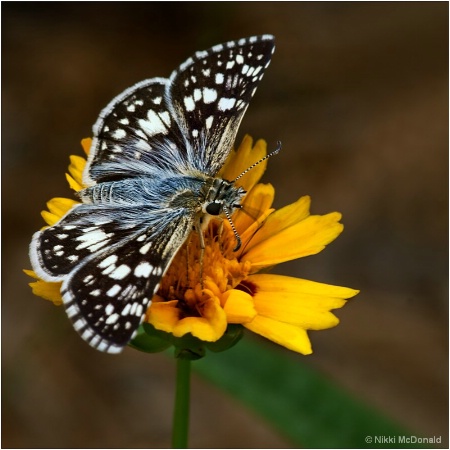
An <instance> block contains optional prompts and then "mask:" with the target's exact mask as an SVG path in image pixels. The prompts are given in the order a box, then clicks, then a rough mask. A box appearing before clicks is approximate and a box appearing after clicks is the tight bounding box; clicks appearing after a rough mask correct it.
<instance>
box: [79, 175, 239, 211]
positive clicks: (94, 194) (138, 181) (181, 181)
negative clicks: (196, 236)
mask: <svg viewBox="0 0 450 450" xmlns="http://www.w3.org/2000/svg"><path fill="white" fill-rule="evenodd" d="M245 193H246V192H245V191H244V189H242V188H241V187H236V186H235V185H234V183H233V182H231V181H227V180H224V179H221V178H216V177H210V176H207V175H204V174H189V175H181V174H173V175H172V176H166V177H164V178H154V177H136V178H129V179H126V180H124V179H122V180H116V181H104V182H101V183H98V184H95V185H94V186H91V187H88V188H86V189H84V190H82V191H81V192H80V193H79V196H80V197H81V199H82V201H83V203H87V204H93V205H97V206H99V207H102V206H107V205H111V204H114V205H120V204H125V205H128V206H130V205H132V204H135V205H146V206H148V207H157V208H158V209H159V210H180V209H184V210H186V211H187V213H188V214H189V215H191V216H192V217H194V216H196V217H200V216H203V215H209V216H220V215H222V214H224V213H228V214H230V215H231V214H232V213H233V211H234V210H235V209H236V208H239V207H240V203H241V201H242V199H243V197H244V195H245Z"/></svg>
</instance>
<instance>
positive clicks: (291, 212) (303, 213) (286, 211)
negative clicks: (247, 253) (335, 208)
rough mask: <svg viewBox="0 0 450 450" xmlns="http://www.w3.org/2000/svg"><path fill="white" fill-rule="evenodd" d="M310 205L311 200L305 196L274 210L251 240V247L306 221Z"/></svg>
mask: <svg viewBox="0 0 450 450" xmlns="http://www.w3.org/2000/svg"><path fill="white" fill-rule="evenodd" d="M310 205H311V198H310V197H309V196H307V195H306V196H304V197H300V198H299V199H298V200H297V201H296V202H294V203H291V204H290V205H288V206H285V207H283V208H281V209H278V210H276V211H275V212H274V213H273V214H271V215H270V216H269V217H268V218H267V219H266V220H265V222H264V226H263V227H261V229H260V230H258V233H257V234H256V236H255V237H254V238H253V239H252V243H251V247H254V246H255V245H258V244H259V243H260V242H262V241H265V240H266V239H270V238H271V237H272V236H273V235H274V234H277V233H280V232H281V231H283V230H285V229H286V228H289V227H292V226H294V225H295V224H297V223H298V222H301V221H302V220H304V219H306V218H307V217H308V216H309V207H310ZM248 248H250V247H248Z"/></svg>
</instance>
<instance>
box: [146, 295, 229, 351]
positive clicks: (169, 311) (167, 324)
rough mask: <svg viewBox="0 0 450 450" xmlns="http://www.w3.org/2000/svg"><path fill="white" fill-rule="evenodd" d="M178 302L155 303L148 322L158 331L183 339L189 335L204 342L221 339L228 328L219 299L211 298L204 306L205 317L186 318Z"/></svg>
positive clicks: (150, 309)
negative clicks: (181, 316) (182, 316)
mask: <svg viewBox="0 0 450 450" xmlns="http://www.w3.org/2000/svg"><path fill="white" fill-rule="evenodd" d="M177 303H178V302H177V301H176V300H173V301H169V302H154V303H152V305H151V306H150V308H149V309H148V311H147V316H146V317H147V318H146V320H147V322H149V323H151V324H152V325H153V326H154V327H155V328H156V329H158V330H162V331H165V332H167V333H172V334H173V335H174V336H175V337H182V336H184V335H185V334H187V333H191V334H192V335H193V336H195V337H197V338H199V339H201V340H202V341H207V342H214V341H217V340H218V339H220V338H221V337H222V336H223V334H224V333H225V330H226V328H227V319H226V315H225V312H224V310H223V309H222V307H221V306H220V304H219V300H218V299H217V298H210V299H208V300H206V301H205V302H204V304H203V305H202V314H203V317H184V318H181V319H180V315H181V310H180V309H178V308H177Z"/></svg>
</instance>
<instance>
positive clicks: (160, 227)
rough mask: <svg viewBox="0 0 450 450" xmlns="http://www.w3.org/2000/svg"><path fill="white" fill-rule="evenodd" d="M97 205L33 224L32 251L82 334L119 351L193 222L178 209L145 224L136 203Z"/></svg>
mask: <svg viewBox="0 0 450 450" xmlns="http://www.w3.org/2000/svg"><path fill="white" fill-rule="evenodd" d="M100 209H101V210H100V211H99V208H98V207H93V206H91V205H80V206H78V207H75V208H73V209H72V210H71V211H69V213H67V214H66V215H65V216H64V217H63V218H62V219H61V220H60V222H58V224H56V225H54V226H53V227H50V228H46V229H44V230H42V231H39V232H37V233H36V234H35V235H34V237H33V241H32V244H31V248H30V259H31V261H32V266H33V269H34V270H35V272H36V273H37V274H38V275H39V276H40V277H41V278H42V279H44V280H47V281H62V282H63V283H62V288H61V294H62V298H63V302H64V305H65V308H66V312H67V314H68V316H69V317H70V319H71V320H72V322H73V325H74V328H75V329H76V330H77V331H78V332H79V334H80V335H81V337H82V338H83V339H84V340H86V341H87V342H88V343H89V344H90V345H91V346H92V347H94V348H96V349H98V350H101V351H106V352H109V353H117V352H120V351H121V350H122V348H123V347H124V346H125V345H126V344H127V343H128V342H129V341H130V339H132V338H133V335H134V333H135V331H136V329H137V328H138V326H139V324H140V323H141V322H142V320H143V319H144V317H145V311H146V310H147V308H148V306H149V304H150V302H151V299H152V297H153V294H154V293H155V292H156V290H157V289H158V286H159V282H160V279H161V277H162V276H163V275H164V273H165V271H166V270H167V268H168V267H169V265H170V262H171V261H172V259H173V257H174V256H175V254H176V252H177V251H178V249H179V247H180V243H182V242H184V241H185V239H186V237H187V235H188V234H189V232H190V231H191V230H192V225H193V223H192V219H191V218H190V216H188V215H186V214H184V213H183V212H182V211H173V212H172V213H171V214H169V215H168V216H166V217H165V218H164V220H161V221H158V220H153V221H152V223H151V224H150V223H148V222H145V221H143V220H142V217H146V215H147V214H148V213H149V211H145V210H144V209H142V208H141V209H140V211H136V208H117V207H116V208H100ZM153 217H154V214H153ZM139 218H141V219H140V220H139Z"/></svg>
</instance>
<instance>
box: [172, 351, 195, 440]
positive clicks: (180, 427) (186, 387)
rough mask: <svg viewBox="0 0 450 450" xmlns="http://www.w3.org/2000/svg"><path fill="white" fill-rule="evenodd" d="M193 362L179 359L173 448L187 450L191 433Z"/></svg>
mask: <svg viewBox="0 0 450 450" xmlns="http://www.w3.org/2000/svg"><path fill="white" fill-rule="evenodd" d="M190 380H191V361H190V360H188V359H182V358H177V381H176V383H177V387H176V393H175V409H174V413H173V429H172V448H187V445H188V433H189V400H190Z"/></svg>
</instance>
